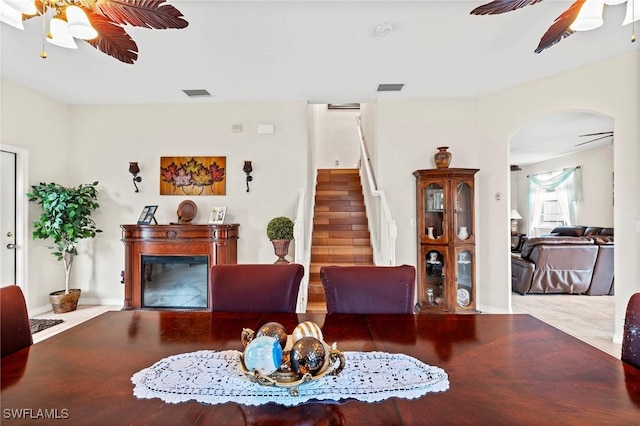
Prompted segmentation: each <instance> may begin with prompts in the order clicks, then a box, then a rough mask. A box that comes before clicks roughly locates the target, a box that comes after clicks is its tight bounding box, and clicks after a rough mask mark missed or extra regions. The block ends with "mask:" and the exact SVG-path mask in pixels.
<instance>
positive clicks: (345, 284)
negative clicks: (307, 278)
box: [320, 265, 416, 314]
mask: <svg viewBox="0 0 640 426" xmlns="http://www.w3.org/2000/svg"><path fill="white" fill-rule="evenodd" d="M320 279H321V280H322V285H323V286H324V294H325V298H326V301H327V312H328V313H330V314H331V313H342V314H410V313H413V308H414V286H415V279H416V269H415V268H414V267H413V266H411V265H402V266H324V267H322V268H320Z"/></svg>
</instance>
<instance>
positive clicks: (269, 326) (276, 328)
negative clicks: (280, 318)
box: [256, 321, 287, 349]
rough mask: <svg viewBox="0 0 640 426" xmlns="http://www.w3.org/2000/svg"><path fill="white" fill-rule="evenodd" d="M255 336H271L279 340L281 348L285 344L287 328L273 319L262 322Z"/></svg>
mask: <svg viewBox="0 0 640 426" xmlns="http://www.w3.org/2000/svg"><path fill="white" fill-rule="evenodd" d="M256 336H258V337H260V336H271V337H273V338H274V339H276V340H278V342H280V346H282V349H284V347H285V346H286V345H287V330H286V329H285V328H284V326H283V325H282V324H280V323H279V322H275V321H273V322H268V323H266V324H264V325H263V326H262V327H260V329H259V330H258V332H257V333H256Z"/></svg>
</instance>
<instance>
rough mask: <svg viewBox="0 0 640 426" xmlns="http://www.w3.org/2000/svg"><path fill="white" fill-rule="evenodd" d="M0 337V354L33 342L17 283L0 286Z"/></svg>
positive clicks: (10, 352) (27, 316) (16, 349)
mask: <svg viewBox="0 0 640 426" xmlns="http://www.w3.org/2000/svg"><path fill="white" fill-rule="evenodd" d="M0 338H1V339H0V354H1V356H5V355H9V354H12V353H14V352H17V351H19V350H20V349H22V348H26V347H27V346H31V345H32V344H33V338H32V337H31V327H30V326H29V314H28V313H27V304H26V303H25V301H24V294H22V290H21V289H20V287H18V286H17V285H9V286H6V287H0Z"/></svg>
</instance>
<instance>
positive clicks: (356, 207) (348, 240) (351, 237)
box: [307, 169, 373, 312]
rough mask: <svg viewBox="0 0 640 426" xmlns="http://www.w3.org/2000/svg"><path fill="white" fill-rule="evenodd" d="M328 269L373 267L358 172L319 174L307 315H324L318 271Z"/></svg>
mask: <svg viewBox="0 0 640 426" xmlns="http://www.w3.org/2000/svg"><path fill="white" fill-rule="evenodd" d="M328 265H337V266H344V265H373V249H372V247H371V241H370V237H369V228H368V226H367V215H366V212H365V206H364V196H363V195H362V186H361V184H360V174H359V173H358V170H357V169H319V170H318V178H317V182H316V199H315V208H314V214H313V233H312V235H311V262H310V265H309V292H308V302H307V312H326V309H327V307H326V304H325V297H324V289H323V287H322V281H320V268H321V267H322V266H328Z"/></svg>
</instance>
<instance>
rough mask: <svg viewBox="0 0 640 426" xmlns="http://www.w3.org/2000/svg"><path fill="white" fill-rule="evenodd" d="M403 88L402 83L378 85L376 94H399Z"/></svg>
mask: <svg viewBox="0 0 640 426" xmlns="http://www.w3.org/2000/svg"><path fill="white" fill-rule="evenodd" d="M402 87H404V83H395V84H379V85H378V92H399V91H401V90H402Z"/></svg>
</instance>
